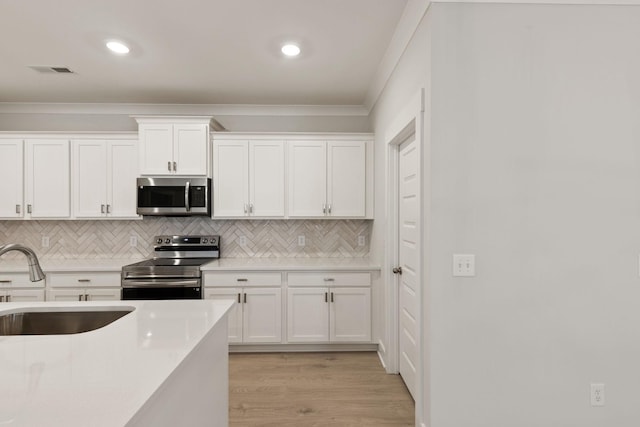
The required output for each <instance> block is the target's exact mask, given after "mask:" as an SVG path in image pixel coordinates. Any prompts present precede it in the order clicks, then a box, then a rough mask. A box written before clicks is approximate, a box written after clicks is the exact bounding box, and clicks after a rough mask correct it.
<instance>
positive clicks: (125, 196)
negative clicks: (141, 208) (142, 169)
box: [107, 140, 138, 218]
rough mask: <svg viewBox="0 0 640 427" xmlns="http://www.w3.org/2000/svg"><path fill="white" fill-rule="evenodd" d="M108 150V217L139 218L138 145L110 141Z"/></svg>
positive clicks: (130, 142)
mask: <svg viewBox="0 0 640 427" xmlns="http://www.w3.org/2000/svg"><path fill="white" fill-rule="evenodd" d="M107 149H108V163H107V167H108V171H107V205H108V206H107V208H108V209H107V212H108V216H109V217H112V218H137V217H138V214H137V213H136V197H137V187H136V178H137V177H138V144H137V142H136V141H126V140H123V141H110V142H109V145H108V146H107Z"/></svg>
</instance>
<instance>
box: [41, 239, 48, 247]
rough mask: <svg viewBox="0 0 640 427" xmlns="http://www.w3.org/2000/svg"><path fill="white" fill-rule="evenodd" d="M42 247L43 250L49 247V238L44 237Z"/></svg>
mask: <svg viewBox="0 0 640 427" xmlns="http://www.w3.org/2000/svg"><path fill="white" fill-rule="evenodd" d="M42 247H43V248H48V247H49V236H42Z"/></svg>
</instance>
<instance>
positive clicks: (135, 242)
mask: <svg viewBox="0 0 640 427" xmlns="http://www.w3.org/2000/svg"><path fill="white" fill-rule="evenodd" d="M129 246H131V247H132V248H135V247H136V246H138V236H129Z"/></svg>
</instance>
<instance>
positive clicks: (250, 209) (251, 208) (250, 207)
mask: <svg viewBox="0 0 640 427" xmlns="http://www.w3.org/2000/svg"><path fill="white" fill-rule="evenodd" d="M249 213H250V214H252V213H253V203H249Z"/></svg>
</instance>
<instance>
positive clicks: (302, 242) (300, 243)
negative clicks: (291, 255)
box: [298, 236, 306, 246]
mask: <svg viewBox="0 0 640 427" xmlns="http://www.w3.org/2000/svg"><path fill="white" fill-rule="evenodd" d="M305 244H306V239H305V237H304V236H298V246H304V245H305Z"/></svg>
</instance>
